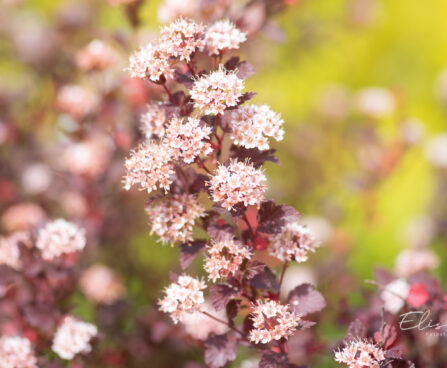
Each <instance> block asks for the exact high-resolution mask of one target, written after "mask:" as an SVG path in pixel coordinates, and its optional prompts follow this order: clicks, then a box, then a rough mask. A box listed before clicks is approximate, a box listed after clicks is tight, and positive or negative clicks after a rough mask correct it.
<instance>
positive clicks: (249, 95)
mask: <svg viewBox="0 0 447 368" xmlns="http://www.w3.org/2000/svg"><path fill="white" fill-rule="evenodd" d="M256 95H257V93H256V92H245V93H244V94H243V95H242V96H241V97H239V100H238V101H237V106H239V105H242V104H243V103H245V102H247V101H250V100H251V99H252V98H254V97H255V96H256ZM235 108H237V107H235ZM231 109H232V108H230V109H229V110H231Z"/></svg>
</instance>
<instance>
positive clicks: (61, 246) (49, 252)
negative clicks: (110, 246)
mask: <svg viewBox="0 0 447 368" xmlns="http://www.w3.org/2000/svg"><path fill="white" fill-rule="evenodd" d="M85 243H86V239H85V230H84V229H81V228H79V227H78V226H77V225H75V224H73V223H70V222H68V221H65V220H64V219H57V220H54V221H52V222H49V223H47V224H46V225H45V227H43V228H42V229H40V231H39V233H38V234H37V240H36V247H37V248H38V249H40V250H41V252H42V257H43V259H45V260H47V261H52V260H53V259H55V258H57V257H59V256H61V255H62V254H68V253H73V252H77V251H80V250H82V249H84V247H85Z"/></svg>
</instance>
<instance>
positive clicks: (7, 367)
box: [0, 336, 37, 368]
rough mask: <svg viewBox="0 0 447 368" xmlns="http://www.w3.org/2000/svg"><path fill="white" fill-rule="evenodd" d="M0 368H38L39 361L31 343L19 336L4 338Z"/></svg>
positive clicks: (0, 345)
mask: <svg viewBox="0 0 447 368" xmlns="http://www.w3.org/2000/svg"><path fill="white" fill-rule="evenodd" d="M0 368H37V359H36V357H35V356H34V352H33V349H32V347H31V343H30V341H29V340H28V339H26V338H23V337H19V336H14V337H9V336H2V337H1V338H0Z"/></svg>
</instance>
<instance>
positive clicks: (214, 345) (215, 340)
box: [205, 334, 237, 368]
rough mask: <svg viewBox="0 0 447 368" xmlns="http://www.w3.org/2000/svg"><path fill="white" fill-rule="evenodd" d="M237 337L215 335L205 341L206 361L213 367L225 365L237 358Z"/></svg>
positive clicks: (217, 367)
mask: <svg viewBox="0 0 447 368" xmlns="http://www.w3.org/2000/svg"><path fill="white" fill-rule="evenodd" d="M236 355H237V339H236V337H234V336H231V335H228V334H225V335H213V336H211V337H209V338H208V339H207V340H206V341H205V363H206V364H207V365H208V366H210V367H212V368H219V367H223V366H224V365H225V364H227V363H228V362H231V361H233V360H234V359H236Z"/></svg>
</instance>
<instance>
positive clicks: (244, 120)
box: [231, 105, 284, 150]
mask: <svg viewBox="0 0 447 368" xmlns="http://www.w3.org/2000/svg"><path fill="white" fill-rule="evenodd" d="M231 118H232V119H231V138H232V139H233V141H234V143H236V144H237V145H240V146H244V147H246V148H259V149H261V150H265V149H269V141H268V137H273V138H274V139H276V140H277V141H280V140H282V138H283V135H284V130H283V129H282V125H283V123H284V121H283V120H282V119H281V116H280V115H279V114H277V113H275V112H273V111H272V110H271V109H270V107H268V106H267V105H262V106H256V105H247V106H243V107H240V108H239V109H237V110H235V111H234V112H233V113H232V114H231Z"/></svg>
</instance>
